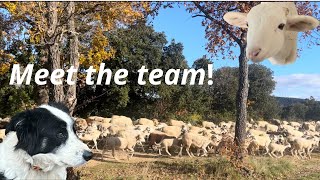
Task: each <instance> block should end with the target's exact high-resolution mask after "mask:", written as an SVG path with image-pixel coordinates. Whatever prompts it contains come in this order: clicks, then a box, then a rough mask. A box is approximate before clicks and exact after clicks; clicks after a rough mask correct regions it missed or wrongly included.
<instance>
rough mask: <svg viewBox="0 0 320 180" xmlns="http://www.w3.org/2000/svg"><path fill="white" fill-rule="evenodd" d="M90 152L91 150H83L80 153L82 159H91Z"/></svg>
mask: <svg viewBox="0 0 320 180" xmlns="http://www.w3.org/2000/svg"><path fill="white" fill-rule="evenodd" d="M92 156H93V154H92V152H91V151H84V152H83V154H82V157H83V159H84V160H86V161H89V160H90V159H92Z"/></svg>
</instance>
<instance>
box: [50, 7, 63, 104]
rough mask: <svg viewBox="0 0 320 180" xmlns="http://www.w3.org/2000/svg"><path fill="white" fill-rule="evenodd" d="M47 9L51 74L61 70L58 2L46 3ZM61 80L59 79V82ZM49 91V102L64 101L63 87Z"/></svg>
mask: <svg viewBox="0 0 320 180" xmlns="http://www.w3.org/2000/svg"><path fill="white" fill-rule="evenodd" d="M46 4H47V8H48V11H49V12H48V31H47V37H48V40H49V44H48V62H49V64H50V68H51V72H52V71H53V70H55V69H61V67H62V66H61V62H60V49H59V38H58V33H59V30H58V27H57V26H58V2H46ZM62 80H63V78H62V79H61V81H62ZM52 86H53V87H52V88H51V89H50V90H52V92H51V93H50V100H51V101H54V102H63V101H64V92H63V85H52Z"/></svg>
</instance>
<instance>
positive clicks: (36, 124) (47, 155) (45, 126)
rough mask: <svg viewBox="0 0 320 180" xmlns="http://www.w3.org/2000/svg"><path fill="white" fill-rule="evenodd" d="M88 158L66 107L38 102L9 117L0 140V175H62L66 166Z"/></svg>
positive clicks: (27, 176)
mask: <svg viewBox="0 0 320 180" xmlns="http://www.w3.org/2000/svg"><path fill="white" fill-rule="evenodd" d="M91 158H92V152H91V151H90V149H89V148H88V146H87V145H85V144H84V143H83V142H81V141H80V140H79V139H78V137H77V135H76V133H75V131H74V128H73V119H72V118H71V117H70V116H69V112H68V109H67V108H66V107H65V106H63V105H60V104H49V105H42V106H40V107H38V108H36V109H33V110H27V111H24V112H21V113H19V114H17V115H16V116H14V117H12V119H11V121H10V123H9V124H8V126H7V128H6V138H5V139H4V140H3V142H2V143H1V144H0V179H1V180H2V179H66V176H67V172H66V168H67V167H76V166H79V165H82V164H84V163H85V162H87V161H88V160H90V159H91Z"/></svg>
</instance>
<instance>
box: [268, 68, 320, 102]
mask: <svg viewBox="0 0 320 180" xmlns="http://www.w3.org/2000/svg"><path fill="white" fill-rule="evenodd" d="M274 78H275V81H276V82H277V84H276V89H275V91H274V92H273V94H274V95H275V96H281V97H295V98H309V97H310V96H313V97H314V98H316V99H318V100H320V74H290V75H284V76H275V77H274Z"/></svg>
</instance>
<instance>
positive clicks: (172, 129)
mask: <svg viewBox="0 0 320 180" xmlns="http://www.w3.org/2000/svg"><path fill="white" fill-rule="evenodd" d="M184 130H185V129H184V128H181V127H179V126H166V127H164V128H163V129H162V132H164V133H166V134H167V135H168V136H174V137H176V138H178V137H179V136H180V135H181V133H182V132H183V131H184Z"/></svg>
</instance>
